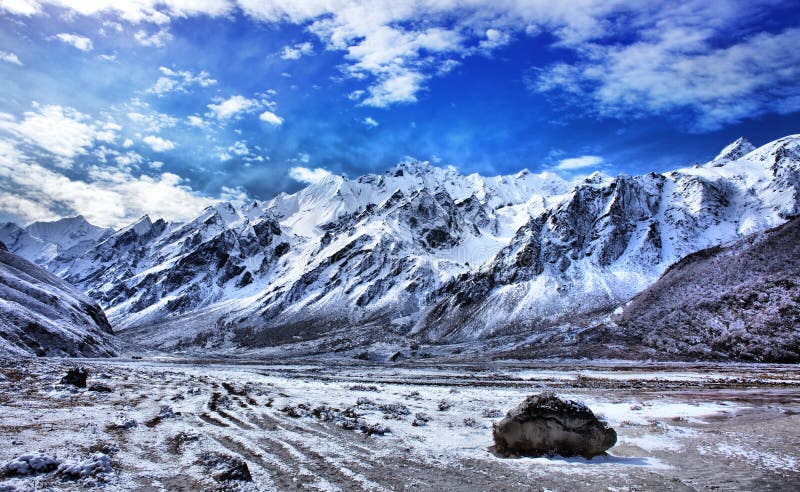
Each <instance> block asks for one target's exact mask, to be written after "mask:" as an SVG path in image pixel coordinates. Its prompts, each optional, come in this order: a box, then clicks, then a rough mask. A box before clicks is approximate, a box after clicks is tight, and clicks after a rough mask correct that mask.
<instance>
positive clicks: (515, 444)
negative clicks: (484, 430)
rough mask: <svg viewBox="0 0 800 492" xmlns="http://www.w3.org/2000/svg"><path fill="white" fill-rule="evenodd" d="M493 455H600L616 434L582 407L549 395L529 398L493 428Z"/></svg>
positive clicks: (613, 442)
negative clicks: (494, 452)
mask: <svg viewBox="0 0 800 492" xmlns="http://www.w3.org/2000/svg"><path fill="white" fill-rule="evenodd" d="M494 442H495V451H496V452H497V453H498V454H500V455H503V456H519V455H523V456H543V455H547V456H553V455H560V456H583V457H585V458H591V457H592V456H597V455H600V454H603V453H605V452H606V450H608V449H609V448H611V447H612V446H613V445H614V444H615V443H616V442H617V433H616V432H615V431H614V429H612V428H610V427H609V426H608V424H606V423H605V422H603V421H601V420H599V419H598V418H597V417H595V415H594V413H592V411H591V410H589V408H588V407H587V406H586V405H584V404H583V403H580V402H577V401H572V400H561V399H560V398H558V397H557V396H556V395H554V394H553V393H550V392H545V393H542V394H539V395H535V396H529V397H528V398H526V399H525V401H523V402H522V403H521V404H520V405H519V406H518V407H517V408H515V409H514V410H511V411H510V412H508V414H507V415H506V416H505V418H504V419H503V420H501V421H500V422H498V423H496V424H495V425H494Z"/></svg>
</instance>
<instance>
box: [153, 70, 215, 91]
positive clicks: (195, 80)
mask: <svg viewBox="0 0 800 492" xmlns="http://www.w3.org/2000/svg"><path fill="white" fill-rule="evenodd" d="M158 70H159V72H161V76H160V77H159V78H158V80H156V83H155V84H153V86H152V87H151V88H150V89H148V91H147V92H150V93H152V94H156V95H158V96H164V95H166V94H169V93H170V92H183V93H187V92H189V90H190V89H191V87H192V86H198V87H203V88H206V87H211V86H214V85H217V81H216V80H215V79H212V78H211V74H209V73H208V72H206V71H205V70H201V71H200V72H198V73H197V74H194V73H192V72H190V71H189V70H173V69H171V68H167V67H159V68H158Z"/></svg>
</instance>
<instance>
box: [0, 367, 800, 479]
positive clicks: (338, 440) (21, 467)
mask: <svg viewBox="0 0 800 492" xmlns="http://www.w3.org/2000/svg"><path fill="white" fill-rule="evenodd" d="M76 364H80V365H85V366H86V367H88V368H89V370H90V375H89V381H88V386H89V389H79V388H74V387H70V386H65V385H62V384H60V383H59V381H60V379H61V377H62V376H63V375H64V374H65V373H66V369H67V368H69V367H71V366H73V365H76ZM98 384H99V385H100V386H105V388H102V387H98V386H94V387H93V385H98ZM546 388H552V389H554V390H555V391H557V392H558V394H559V395H561V396H564V397H568V398H574V399H580V400H582V401H584V402H585V403H586V404H588V405H589V407H590V408H591V409H592V410H593V411H595V413H597V414H600V415H603V416H604V417H605V418H606V419H607V420H608V421H609V423H610V424H611V425H612V426H613V427H614V428H615V429H616V430H617V433H618V435H619V439H618V442H617V445H616V446H615V447H613V448H612V449H611V450H610V453H609V455H608V456H605V457H599V458H595V459H593V460H585V459H573V458H570V459H565V458H559V457H553V458H518V459H504V458H500V457H497V456H495V455H494V454H493V453H492V451H491V449H490V447H491V445H492V444H493V442H492V423H493V422H496V421H498V420H499V419H500V418H501V417H502V415H504V414H505V412H507V411H508V410H510V409H511V408H513V407H514V406H516V405H517V404H518V403H519V402H521V401H522V400H523V399H524V398H525V397H526V396H528V395H530V394H533V393H538V392H540V391H542V390H543V389H546ZM103 389H108V390H110V391H102V390H103ZM97 390H101V391H97ZM799 424H800V369H798V368H797V367H795V366H778V365H763V366H754V365H710V364H702V365H681V364H660V365H659V364H638V365H636V364H631V363H620V364H616V363H605V364H594V365H578V364H572V363H569V362H562V363H558V364H552V363H551V364H549V365H536V364H521V363H508V362H506V363H481V364H470V363H460V364H455V363H444V362H441V363H440V362H437V361H428V362H427V363H421V362H416V363H401V364H395V365H385V364H370V363H366V362H364V363H361V362H353V361H343V360H340V359H317V360H304V361H300V362H293V361H289V362H282V363H263V362H261V363H259V362H252V363H248V362H239V363H230V362H212V361H196V360H195V361H191V360H183V359H150V360H135V361H121V360H110V361H99V360H86V361H64V360H56V359H32V360H24V361H14V362H7V363H0V442H4V443H6V445H5V446H2V447H0V470H2V467H3V466H4V465H6V464H8V466H7V467H6V468H5V470H6V471H5V476H4V477H3V478H2V479H0V490H34V489H37V488H39V489H44V488H48V487H52V488H54V489H61V490H75V489H78V490H80V489H84V488H87V489H88V488H91V487H95V486H100V487H105V488H107V489H109V490H296V489H311V490H315V489H316V490H407V489H415V490H697V489H702V490H705V489H710V488H720V489H723V490H729V489H741V490H759V489H776V490H777V489H790V488H792V487H793V486H794V484H796V481H797V479H799V478H800V472H799V471H798V468H800V453H798V451H797V450H798V449H800V431H798V429H800V425H799ZM243 464H246V471H247V472H248V473H249V475H250V477H251V478H252V481H243V480H234V479H232V478H236V477H239V478H242V477H246V475H247V473H244V472H243V470H244V468H245V467H244V465H243ZM26 472H27V474H21V475H20V473H26ZM0 473H2V472H0ZM4 487H5V488H4Z"/></svg>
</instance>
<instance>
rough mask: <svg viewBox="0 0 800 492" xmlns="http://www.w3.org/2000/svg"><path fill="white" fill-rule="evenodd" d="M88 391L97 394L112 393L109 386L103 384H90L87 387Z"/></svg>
mask: <svg viewBox="0 0 800 492" xmlns="http://www.w3.org/2000/svg"><path fill="white" fill-rule="evenodd" d="M89 391H96V392H98V393H111V391H113V390H112V389H111V387H110V386H106V385H105V384H103V383H92V384H91V385H89Z"/></svg>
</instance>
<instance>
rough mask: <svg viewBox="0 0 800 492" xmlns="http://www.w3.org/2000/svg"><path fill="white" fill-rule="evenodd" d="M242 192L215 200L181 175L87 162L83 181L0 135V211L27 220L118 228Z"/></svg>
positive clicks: (176, 216) (178, 215) (179, 216)
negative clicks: (73, 219) (78, 220)
mask: <svg viewBox="0 0 800 492" xmlns="http://www.w3.org/2000/svg"><path fill="white" fill-rule="evenodd" d="M244 198H245V196H244V194H243V193H242V191H241V190H238V189H231V188H225V189H223V192H222V194H221V195H220V196H219V197H217V198H212V197H208V196H204V195H202V194H200V193H198V192H196V191H194V190H193V189H192V188H191V187H190V186H189V185H188V184H187V183H186V182H185V181H184V180H183V179H182V178H181V177H180V176H178V175H176V174H173V173H167V172H165V173H160V174H158V175H156V176H149V175H145V174H134V173H131V172H129V171H126V170H122V169H118V168H110V167H100V166H91V167H90V168H89V170H88V174H87V176H86V178H85V179H74V178H70V177H68V176H66V175H65V174H62V173H61V172H59V171H57V170H52V169H48V168H46V167H44V166H42V165H40V164H38V163H36V162H35V161H33V160H31V159H30V158H28V157H26V156H25V155H24V154H23V153H22V152H20V151H19V150H18V149H17V148H16V147H15V146H14V144H13V143H12V142H10V141H8V140H3V139H0V213H3V214H4V215H7V216H10V217H12V218H14V219H15V220H17V221H19V222H21V223H26V222H30V221H33V220H42V219H53V218H57V217H64V216H68V215H76V214H81V215H84V216H85V217H86V219H87V220H89V222H92V223H93V224H97V225H100V226H109V227H121V226H124V225H127V224H129V223H130V222H132V221H133V220H135V219H136V218H138V217H141V216H142V215H145V214H150V215H151V216H153V217H163V218H165V219H167V220H184V219H187V218H190V217H194V216H196V215H197V214H199V213H200V212H201V211H202V210H203V209H204V208H205V207H207V206H208V205H213V204H215V203H219V202H221V201H225V200H233V201H235V202H242V201H243V200H244Z"/></svg>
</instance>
